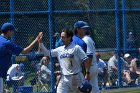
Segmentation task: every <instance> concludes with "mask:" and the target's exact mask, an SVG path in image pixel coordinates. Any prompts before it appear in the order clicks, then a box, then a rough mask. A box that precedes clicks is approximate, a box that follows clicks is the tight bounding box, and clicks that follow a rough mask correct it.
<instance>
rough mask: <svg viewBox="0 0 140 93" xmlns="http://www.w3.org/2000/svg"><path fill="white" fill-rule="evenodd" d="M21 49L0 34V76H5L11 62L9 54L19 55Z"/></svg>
mask: <svg viewBox="0 0 140 93" xmlns="http://www.w3.org/2000/svg"><path fill="white" fill-rule="evenodd" d="M22 50H23V48H21V47H20V46H17V45H16V44H15V43H13V42H12V41H11V40H9V39H7V38H5V37H4V36H2V35H0V77H2V78H5V77H6V73H7V70H8V68H9V66H10V62H11V56H12V55H19V54H20V53H21V51H22Z"/></svg>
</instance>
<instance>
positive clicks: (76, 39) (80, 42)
mask: <svg viewBox="0 0 140 93" xmlns="http://www.w3.org/2000/svg"><path fill="white" fill-rule="evenodd" d="M72 39H73V43H75V44H77V45H79V46H80V47H81V48H82V49H83V50H84V52H86V51H87V44H86V43H85V42H84V41H83V40H82V39H81V38H80V37H78V36H76V35H74V36H73V38H72Z"/></svg>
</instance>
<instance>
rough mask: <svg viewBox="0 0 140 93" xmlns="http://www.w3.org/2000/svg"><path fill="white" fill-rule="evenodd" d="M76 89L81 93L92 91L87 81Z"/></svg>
mask: <svg viewBox="0 0 140 93" xmlns="http://www.w3.org/2000/svg"><path fill="white" fill-rule="evenodd" d="M78 89H79V90H80V92H82V93H90V92H91V90H92V86H91V84H90V83H89V82H88V81H85V82H84V83H83V84H82V85H81V86H80V87H78Z"/></svg>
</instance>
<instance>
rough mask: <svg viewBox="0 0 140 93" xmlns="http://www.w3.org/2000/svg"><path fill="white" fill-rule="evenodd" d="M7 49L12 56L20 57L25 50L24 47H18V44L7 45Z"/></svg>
mask: <svg viewBox="0 0 140 93" xmlns="http://www.w3.org/2000/svg"><path fill="white" fill-rule="evenodd" d="M6 47H7V51H8V53H11V54H13V55H17V56H18V55H19V54H20V53H21V51H22V50H23V48H22V47H20V46H18V45H16V44H15V43H13V42H9V43H7V45H6Z"/></svg>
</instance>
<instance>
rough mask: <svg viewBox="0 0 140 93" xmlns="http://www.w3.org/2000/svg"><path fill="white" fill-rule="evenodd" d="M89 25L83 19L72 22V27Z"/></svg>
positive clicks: (86, 26)
mask: <svg viewBox="0 0 140 93" xmlns="http://www.w3.org/2000/svg"><path fill="white" fill-rule="evenodd" d="M89 27H90V26H89V25H88V24H87V22H84V21H77V22H75V23H74V28H89Z"/></svg>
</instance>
